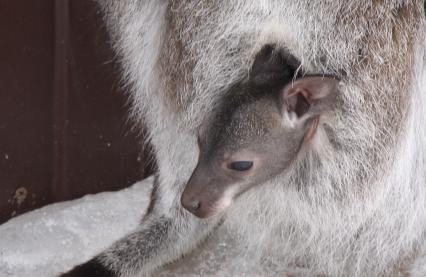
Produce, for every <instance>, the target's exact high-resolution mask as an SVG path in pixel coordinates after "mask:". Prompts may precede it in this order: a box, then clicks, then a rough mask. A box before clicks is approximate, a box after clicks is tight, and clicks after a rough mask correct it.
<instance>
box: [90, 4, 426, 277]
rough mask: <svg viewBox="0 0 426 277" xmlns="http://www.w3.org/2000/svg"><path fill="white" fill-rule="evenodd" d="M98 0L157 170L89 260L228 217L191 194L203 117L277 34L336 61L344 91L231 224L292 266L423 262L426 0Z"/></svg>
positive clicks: (129, 264) (166, 244) (162, 258)
mask: <svg viewBox="0 0 426 277" xmlns="http://www.w3.org/2000/svg"><path fill="white" fill-rule="evenodd" d="M98 1H99V3H100V5H101V7H102V9H103V11H104V12H105V15H106V16H105V18H106V23H107V25H108V27H109V30H110V32H111V37H112V41H113V43H114V46H115V49H116V50H117V53H118V56H119V58H120V60H121V61H122V65H123V71H124V76H125V81H126V82H127V83H128V84H130V85H131V93H130V96H131V99H132V101H133V110H132V113H133V117H134V118H136V119H137V120H139V121H140V122H142V121H143V123H144V124H145V125H146V127H147V129H148V131H149V140H150V142H151V143H152V145H153V148H154V153H155V158H156V161H157V165H158V173H157V181H156V189H155V194H154V197H155V202H154V203H153V206H152V209H151V210H150V213H149V214H148V215H147V216H146V217H145V219H144V221H143V222H142V224H141V226H140V228H139V229H138V230H137V231H135V232H134V233H133V234H131V235H129V236H128V237H126V238H123V239H122V240H120V241H119V242H117V243H116V244H114V245H113V246H112V247H111V248H109V249H107V250H106V251H105V252H103V253H101V254H100V255H99V256H97V257H96V258H95V259H94V260H92V261H91V262H90V263H92V264H93V263H96V264H97V266H99V265H101V266H103V267H105V268H106V270H107V271H108V272H109V274H111V275H110V276H134V275H137V274H142V273H149V272H152V270H154V269H155V268H157V267H159V266H161V265H162V264H164V263H165V262H169V261H171V260H174V259H176V258H178V257H179V256H180V255H182V254H184V253H186V252H188V251H190V250H191V249H192V248H193V247H195V246H196V244H197V243H198V242H199V241H200V240H201V239H202V238H204V237H205V236H206V235H207V234H208V233H209V232H210V230H211V229H212V228H213V227H214V226H215V225H216V224H217V222H218V221H219V220H220V219H219V218H213V219H208V220H200V219H196V218H195V217H193V216H192V215H190V214H188V213H187V212H186V211H184V210H183V209H182V208H181V207H180V201H179V200H180V195H181V193H182V191H183V189H184V186H185V183H186V182H187V180H188V178H189V176H190V174H191V171H192V170H193V169H194V167H195V164H196V161H197V153H198V149H197V143H196V131H197V128H198V127H199V125H200V123H201V122H202V121H203V119H204V118H205V117H206V116H207V115H208V113H209V112H210V111H211V110H212V107H214V106H215V104H216V103H218V99H220V98H221V97H222V95H223V94H224V93H225V92H226V91H227V88H229V87H230V86H231V85H232V84H233V83H235V82H238V81H239V80H241V79H243V78H245V77H246V76H247V74H248V71H249V69H250V66H251V63H252V61H253V58H254V55H255V54H256V53H257V52H258V51H259V49H260V48H261V47H262V46H263V45H265V44H274V45H276V46H277V47H280V48H285V49H287V50H288V51H289V52H290V53H292V54H293V55H294V56H295V57H296V58H298V59H299V60H300V61H301V63H302V68H303V70H304V72H308V73H314V74H321V73H326V74H334V75H337V76H338V77H339V78H340V79H341V80H342V81H341V86H340V94H339V104H338V105H337V108H336V110H335V112H334V113H333V114H332V115H330V116H328V117H324V118H322V122H321V125H320V127H319V128H318V131H317V134H316V135H315V137H314V139H313V141H312V144H311V145H310V148H309V150H308V151H307V152H306V153H304V155H303V156H301V157H300V159H299V160H298V162H297V164H295V165H294V166H293V169H292V170H291V171H290V172H287V173H286V174H283V175H282V176H279V177H277V178H275V180H273V181H270V182H268V183H266V184H263V185H261V186H257V187H256V188H255V189H253V190H251V191H249V192H247V193H246V194H244V195H242V196H241V197H240V198H239V199H238V200H237V201H236V202H235V203H234V205H233V206H232V207H231V209H230V210H229V211H228V213H227V215H226V216H225V218H224V224H225V226H226V227H228V228H229V229H230V230H232V233H233V234H234V235H235V237H237V238H239V239H240V240H241V242H242V247H246V246H247V247H248V248H247V251H248V252H250V251H253V250H254V251H253V252H256V253H257V256H258V262H259V263H267V264H268V265H271V264H272V265H274V268H275V269H276V270H277V271H278V272H281V273H297V272H302V275H305V276H312V275H321V274H325V275H331V276H342V275H347V276H377V275H392V276H393V275H396V274H404V273H412V275H414V276H425V275H426V266H425V264H426V240H425V237H424V235H425V231H426V169H425V168H426V160H425V159H426V125H425V122H426V108H425V107H426V55H425V54H426V52H425V50H426V47H425V38H426V36H425V31H426V28H425V20H424V11H423V1H420V0H413V1H398V0H389V1H379V0H378V1H367V0H360V1H343V0H342V1H319V0H318V1H312V0H302V1H290V0H288V1H278V0H266V1H242V0H235V1H221V0H217V1H195V0H187V1H178V0H175V1H173V0H170V1H165V0H162V1H149V0H147V1H141V0H123V1H113V0H98ZM265 257H266V258H265Z"/></svg>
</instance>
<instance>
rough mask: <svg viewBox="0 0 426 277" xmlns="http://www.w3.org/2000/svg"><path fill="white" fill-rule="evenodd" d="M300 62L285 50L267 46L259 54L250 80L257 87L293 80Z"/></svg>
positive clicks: (251, 71) (252, 68)
mask: <svg viewBox="0 0 426 277" xmlns="http://www.w3.org/2000/svg"><path fill="white" fill-rule="evenodd" d="M299 65H300V62H299V61H297V59H296V58H295V57H293V56H292V55H290V54H288V53H286V52H285V50H277V49H275V45H271V44H266V45H265V46H263V47H262V49H261V50H260V51H259V53H257V55H256V57H255V59H254V62H253V65H252V67H251V69H250V74H249V80H250V81H251V82H252V83H253V84H255V85H275V84H276V83H277V82H284V83H285V82H287V81H288V80H290V79H291V78H293V75H294V72H295V71H296V69H297V68H298V67H299Z"/></svg>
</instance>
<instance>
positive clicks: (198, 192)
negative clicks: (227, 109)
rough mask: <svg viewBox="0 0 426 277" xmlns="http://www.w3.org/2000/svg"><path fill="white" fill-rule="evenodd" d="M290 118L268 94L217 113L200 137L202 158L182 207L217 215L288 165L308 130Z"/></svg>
mask: <svg viewBox="0 0 426 277" xmlns="http://www.w3.org/2000/svg"><path fill="white" fill-rule="evenodd" d="M286 120H288V119H287V118H285V117H283V115H282V113H281V111H280V110H279V109H278V107H277V105H276V104H275V102H274V101H273V100H272V99H268V98H265V99H259V100H257V101H255V102H253V103H250V104H247V105H243V106H240V107H237V108H235V109H234V110H233V112H232V114H230V115H229V116H227V117H224V116H223V113H222V116H220V117H217V118H216V119H215V120H214V121H215V122H213V123H212V124H211V126H212V127H214V128H211V129H209V130H207V131H206V134H205V136H201V137H200V138H199V146H200V156H199V162H198V165H197V167H196V169H195V170H194V172H193V174H192V176H191V178H190V180H189V182H188V184H187V186H186V188H185V191H184V193H183V195H182V199H181V200H182V204H183V205H184V207H185V208H187V209H188V210H189V211H191V212H192V213H194V214H195V215H196V216H198V217H201V218H204V217H208V216H211V215H214V214H216V213H218V212H220V211H222V210H225V209H226V208H227V207H228V206H229V205H231V203H232V201H233V200H234V199H235V198H236V197H238V196H239V195H241V194H242V193H244V192H245V191H247V190H248V189H250V188H252V187H254V186H255V185H259V184H262V183H263V182H265V181H267V180H269V179H271V178H273V177H274V176H276V175H277V174H279V173H280V172H282V171H284V170H285V169H286V168H288V167H289V166H290V164H291V163H292V161H293V160H294V159H295V157H296V155H297V153H298V150H299V148H300V145H301V142H302V141H303V136H304V132H303V130H302V129H300V128H302V126H291V124H289V122H287V121H286ZM298 129H300V130H298Z"/></svg>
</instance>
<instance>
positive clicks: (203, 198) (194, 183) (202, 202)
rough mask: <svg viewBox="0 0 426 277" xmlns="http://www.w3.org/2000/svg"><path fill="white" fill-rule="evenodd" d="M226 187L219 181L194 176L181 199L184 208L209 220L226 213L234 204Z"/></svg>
mask: <svg viewBox="0 0 426 277" xmlns="http://www.w3.org/2000/svg"><path fill="white" fill-rule="evenodd" d="M224 189H225V187H224V186H221V185H219V184H218V180H212V179H210V178H202V179H201V178H197V175H196V174H194V175H193V176H191V178H190V179H189V181H188V183H187V185H186V187H185V190H184V191H183V193H182V196H181V198H180V201H181V204H182V206H183V207H184V208H185V209H186V210H187V211H189V212H191V213H192V214H194V215H195V216H197V217H199V218H207V217H210V216H213V215H215V214H218V213H220V212H222V211H224V210H225V209H226V208H227V207H228V206H230V204H231V202H232V197H228V196H226V194H225V193H224Z"/></svg>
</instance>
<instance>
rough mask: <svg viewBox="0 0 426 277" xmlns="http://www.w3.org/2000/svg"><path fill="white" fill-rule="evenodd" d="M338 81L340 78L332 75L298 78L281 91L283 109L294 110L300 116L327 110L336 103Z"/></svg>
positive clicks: (309, 115)
mask: <svg viewBox="0 0 426 277" xmlns="http://www.w3.org/2000/svg"><path fill="white" fill-rule="evenodd" d="M338 83H339V80H338V79H337V78H335V77H332V76H307V77H303V78H300V79H297V80H296V81H294V82H292V83H289V84H288V85H286V86H285V87H284V88H283V90H282V91H281V99H282V102H283V109H286V111H287V112H290V113H291V112H294V113H295V114H296V115H297V117H298V118H301V117H304V118H306V117H311V116H315V115H319V114H321V113H323V112H327V111H329V110H331V109H332V108H333V106H334V105H335V102H336V96H337V85H338ZM305 115H306V116H305Z"/></svg>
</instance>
